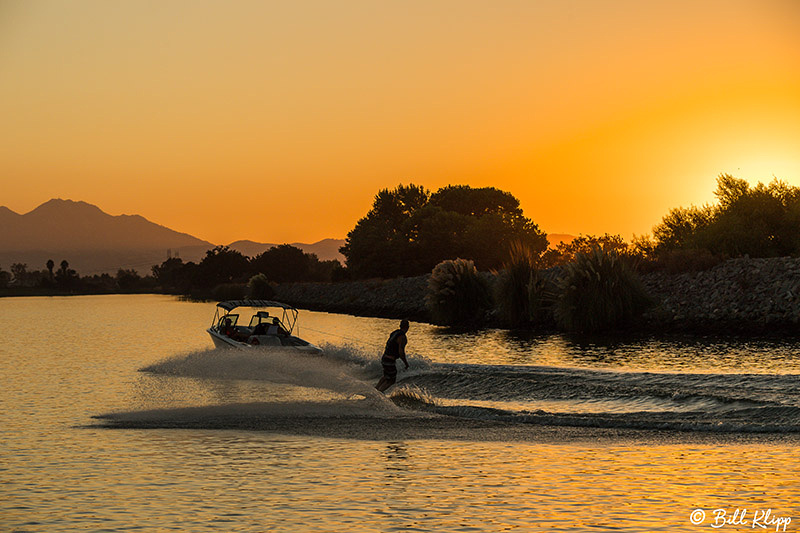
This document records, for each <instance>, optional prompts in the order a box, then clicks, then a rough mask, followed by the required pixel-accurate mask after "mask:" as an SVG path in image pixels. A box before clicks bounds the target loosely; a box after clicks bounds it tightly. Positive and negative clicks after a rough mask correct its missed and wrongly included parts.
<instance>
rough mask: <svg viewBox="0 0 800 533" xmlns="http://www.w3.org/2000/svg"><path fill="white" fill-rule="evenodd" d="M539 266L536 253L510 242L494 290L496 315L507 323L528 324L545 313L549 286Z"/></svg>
mask: <svg viewBox="0 0 800 533" xmlns="http://www.w3.org/2000/svg"><path fill="white" fill-rule="evenodd" d="M538 265H539V256H538V255H537V254H535V253H533V252H532V251H531V249H530V248H528V247H526V246H524V245H522V244H519V243H515V244H512V246H511V250H510V254H509V261H508V262H507V263H506V264H504V265H503V271H502V272H501V273H500V274H499V275H498V278H497V284H496V285H495V291H494V297H495V307H496V309H497V314H498V317H499V318H500V320H501V321H502V322H503V323H504V324H505V325H506V326H509V327H512V328H520V327H525V326H530V325H532V324H534V323H536V322H541V321H543V320H545V318H546V316H547V315H548V311H549V303H550V302H549V300H550V298H551V292H552V290H551V289H552V287H550V283H549V280H548V278H547V277H546V276H544V275H543V274H542V272H541V271H540V270H539V268H538Z"/></svg>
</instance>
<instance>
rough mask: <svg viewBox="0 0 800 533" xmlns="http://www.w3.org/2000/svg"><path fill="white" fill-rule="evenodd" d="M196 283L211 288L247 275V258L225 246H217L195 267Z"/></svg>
mask: <svg viewBox="0 0 800 533" xmlns="http://www.w3.org/2000/svg"><path fill="white" fill-rule="evenodd" d="M197 267H198V268H197V280H196V281H197V283H199V284H200V285H201V286H202V287H205V288H212V287H214V286H216V285H219V284H221V283H230V282H232V281H234V280H237V279H240V278H242V277H244V276H246V275H247V272H248V269H249V262H248V259H247V257H245V256H244V255H242V254H241V253H240V252H237V251H236V250H231V249H230V248H228V247H227V246H217V247H215V248H213V249H212V250H208V251H207V252H206V256H205V257H204V258H203V260H202V261H200V264H199V265H198V266H197Z"/></svg>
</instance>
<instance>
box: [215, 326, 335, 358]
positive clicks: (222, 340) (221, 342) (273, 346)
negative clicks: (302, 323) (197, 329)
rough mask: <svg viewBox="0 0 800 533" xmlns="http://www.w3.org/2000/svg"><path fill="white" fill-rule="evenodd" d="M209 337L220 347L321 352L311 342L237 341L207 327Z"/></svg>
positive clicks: (304, 352)
mask: <svg viewBox="0 0 800 533" xmlns="http://www.w3.org/2000/svg"><path fill="white" fill-rule="evenodd" d="M206 331H207V332H208V334H209V336H210V337H211V340H212V341H213V342H214V347H215V348H221V349H238V350H267V351H281V352H287V351H288V352H297V353H302V354H308V355H318V354H320V353H322V350H321V349H320V348H318V347H317V346H314V345H313V344H310V343H309V344H307V345H305V346H284V345H282V344H281V343H280V341H279V340H278V339H277V338H271V339H270V338H267V339H264V338H263V337H262V342H261V344H249V343H246V342H241V341H237V340H234V339H231V338H230V337H228V336H226V335H222V334H220V333H219V332H217V331H215V330H213V329H211V328H209V329H207V330H206ZM263 340H267V341H270V340H271V341H273V342H263Z"/></svg>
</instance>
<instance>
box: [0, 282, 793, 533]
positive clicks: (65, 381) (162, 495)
mask: <svg viewBox="0 0 800 533" xmlns="http://www.w3.org/2000/svg"><path fill="white" fill-rule="evenodd" d="M0 310H2V311H3V316H4V317H7V318H8V319H9V320H8V321H7V323H6V324H5V330H6V337H5V339H6V340H5V341H4V342H3V343H2V346H0V370H1V371H2V372H1V373H0V376H1V377H0V379H2V382H1V383H0V385H2V393H0V394H2V395H1V396H0V398H2V403H3V409H0V450H2V456H3V461H2V465H0V529H3V530H12V531H13V530H18V531H73V530H79V529H85V530H101V529H105V530H110V531H121V530H125V529H130V528H136V527H138V528H141V529H143V530H158V529H176V528H177V529H181V530H190V531H264V530H286V531H288V530H291V531H295V530H299V531H342V530H353V531H391V530H401V529H402V530H420V531H432V530H446V531H500V530H509V529H518V530H520V531H530V530H540V531H545V530H571V531H597V530H601V531H604V530H610V529H614V530H618V531H697V530H698V527H695V526H693V525H692V524H691V523H690V521H689V515H690V513H691V512H692V511H693V510H694V509H696V508H704V509H706V510H707V511H708V512H709V514H710V511H711V510H713V509H716V508H719V507H725V508H730V510H731V511H733V510H734V509H735V508H736V507H740V508H745V507H746V508H748V509H751V510H752V509H756V508H771V509H772V510H773V513H777V514H782V515H789V516H794V522H793V523H792V524H791V526H790V527H789V528H787V531H791V530H796V524H797V523H798V522H800V509H798V508H797V506H796V501H797V500H796V498H797V494H798V493H797V489H796V448H795V444H792V443H793V442H794V441H791V440H790V441H788V442H789V443H788V444H787V443H786V441H785V439H784V438H783V437H781V438H778V437H776V436H775V434H772V433H770V434H762V433H755V436H753V437H751V438H748V439H746V440H744V441H742V440H740V439H735V438H733V439H729V438H728V437H726V435H729V433H728V432H730V431H733V430H736V431H747V432H751V433H752V432H760V431H782V432H784V435H786V433H785V431H787V430H789V431H797V426H798V421H797V420H798V414H797V408H798V387H797V377H798V374H800V363H798V360H797V359H798V358H797V357H796V355H795V354H796V344H795V343H794V342H784V341H781V340H747V341H742V342H730V341H726V340H719V339H714V338H708V339H698V338H691V337H685V338H682V337H674V338H670V339H652V338H644V339H637V340H635V341H630V340H627V341H620V340H614V339H606V340H604V341H602V342H601V341H598V340H596V339H595V340H593V341H591V342H590V341H585V340H584V341H577V340H575V339H567V338H564V337H560V336H549V337H533V338H526V337H523V336H515V335H513V334H510V333H507V332H501V331H488V332H482V333H480V334H470V335H459V334H454V333H449V332H443V331H441V330H439V329H437V328H433V327H431V326H427V325H423V324H412V330H411V331H410V333H409V342H410V348H411V349H410V351H411V352H414V353H415V354H416V355H415V357H414V358H413V361H414V365H413V368H412V371H411V372H409V373H407V374H406V373H403V372H401V374H400V377H401V379H402V380H403V382H404V386H411V387H416V388H417V389H416V390H418V391H420V392H421V396H420V397H421V400H422V401H421V402H418V403H417V404H415V405H416V407H415V408H417V409H419V412H420V415H419V416H423V412H424V416H428V415H429V414H430V410H431V409H433V410H434V411H435V412H439V413H450V414H455V415H457V416H456V417H455V419H460V418H463V419H470V418H471V419H480V420H489V421H494V422H497V423H500V424H517V423H521V424H522V425H523V427H530V428H531V431H534V432H535V431H536V430H537V428H539V427H545V426H548V427H551V426H552V425H556V426H557V427H559V428H564V429H567V428H568V427H570V426H576V425H578V426H581V425H584V426H585V425H589V426H596V427H602V428H611V431H614V430H615V429H614V428H625V427H651V428H653V427H661V428H667V429H668V430H669V431H670V433H669V434H670V435H672V437H670V438H669V439H667V440H668V441H669V442H670V443H669V444H665V443H659V441H658V439H648V440H646V441H645V442H642V441H641V440H639V439H638V438H632V439H626V438H605V439H601V440H599V441H587V440H585V439H583V440H579V441H578V442H570V441H569V437H568V436H569V435H573V434H572V433H569V432H565V433H564V435H565V437H564V439H562V440H561V441H559V440H556V441H555V442H554V441H552V439H551V441H548V442H538V443H529V442H521V441H519V440H516V439H515V440H509V441H503V440H500V441H488V442H478V441H475V442H469V441H463V440H460V441H450V440H443V439H442V438H437V433H436V431H435V426H432V427H433V430H432V431H431V433H430V434H429V435H426V438H425V439H424V440H404V439H397V440H392V441H383V442H381V441H370V440H340V439H335V438H334V439H332V438H325V437H319V436H317V437H314V436H295V437H292V436H285V435H284V436H281V435H274V434H270V433H263V432H257V431H255V432H254V431H246V430H237V431H208V430H202V429H194V430H178V431H176V430H164V429H147V430H140V431H124V430H123V431H108V430H104V429H99V428H93V427H87V425H88V424H91V423H92V418H91V417H92V416H93V415H97V414H101V413H107V412H109V411H130V412H134V413H136V412H141V410H144V409H150V410H152V409H160V408H172V409H175V408H190V409H201V410H202V409H212V408H214V407H215V406H227V409H233V410H234V412H235V411H236V410H237V409H239V408H238V407H236V406H238V405H250V406H251V407H252V406H255V407H252V408H253V409H256V410H255V411H254V412H252V413H251V414H252V416H254V417H259V416H262V417H263V416H267V417H269V416H277V415H281V416H289V418H290V419H291V417H293V416H294V417H297V418H296V420H297V423H298V424H301V423H302V419H303V417H304V416H306V415H308V414H309V413H312V414H314V415H315V416H318V415H320V413H322V415H324V416H325V417H327V419H328V420H329V424H335V423H337V422H341V423H349V424H359V423H361V424H365V423H367V421H369V420H371V419H377V420H386V422H385V423H387V424H391V421H392V420H393V419H396V418H397V417H408V416H416V415H413V414H412V415H409V414H408V413H409V411H408V409H406V408H403V409H401V408H398V407H396V406H395V405H394V404H393V403H391V402H387V401H386V400H385V398H383V397H382V396H376V395H375V394H374V391H373V390H372V383H373V382H374V381H375V380H376V378H377V376H378V375H379V373H380V367H379V365H378V364H377V355H378V354H379V352H380V349H381V348H382V343H383V341H384V340H385V337H386V335H387V334H388V332H389V331H391V330H392V329H393V328H394V327H395V326H396V324H395V321H390V320H381V319H364V318H356V317H346V316H337V315H328V314H325V313H302V314H301V325H303V326H305V327H304V328H303V329H301V332H300V334H301V335H302V336H303V337H304V338H306V339H308V340H310V341H312V342H315V343H318V344H324V343H326V342H327V343H335V345H336V346H339V348H336V349H334V348H333V347H332V346H329V349H328V351H329V353H331V352H335V353H334V354H333V357H329V359H328V360H326V361H325V362H324V363H321V362H320V361H317V362H314V363H308V364H306V363H299V362H298V361H296V360H286V359H281V358H273V359H269V358H262V359H253V358H252V357H251V356H248V355H246V354H245V355H242V354H238V355H237V354H233V355H232V354H222V353H220V352H217V351H215V350H211V349H209V346H210V344H211V343H210V341H209V340H208V339H207V335H206V333H205V332H204V329H205V327H207V326H208V325H209V322H210V320H211V316H212V315H213V305H210V304H197V303H188V302H179V301H176V300H173V299H171V298H166V297H160V296H108V297H77V298H28V299H18V298H15V299H5V300H0ZM345 343H351V344H352V345H351V346H346V347H342V345H344V344H345ZM141 369H144V370H146V371H145V372H140V371H139V370H141ZM326 405H327V406H329V407H328V408H323V407H324V406H326ZM259 406H267V407H268V408H266V407H265V408H263V409H261V410H260V411H259V410H258V409H259ZM321 406H322V407H321ZM356 406H357V407H356ZM345 408H346V409H345ZM242 409H243V408H242ZM347 409H350V410H347ZM151 412H152V411H151ZM157 412H158V411H156V413H157ZM227 412H231V411H227ZM244 413H245V415H247V416H250V415H248V414H247V413H248V412H247V411H244ZM412 413H413V411H412ZM370 417H371V418H370ZM453 418H454V417H448V419H453ZM406 422H407V421H406ZM380 423H384V422H380ZM412 423H413V422H412ZM525 425H527V426H525ZM425 427H426V428H427V427H428V426H425ZM676 430H692V431H691V432H686V431H676ZM697 430H702V432H703V433H705V434H708V433H711V434H718V435H720V436H721V437H720V438H719V439H717V440H716V441H714V443H712V444H698V443H696V442H695V441H692V440H691V439H690V440H688V441H686V442H684V443H681V437H680V435H682V434H688V435H690V434H697ZM556 435H558V434H557V433H556ZM675 436H677V437H675ZM709 525H710V522H709V521H706V523H704V524H702V525H701V526H702V527H709ZM723 530H733V529H723Z"/></svg>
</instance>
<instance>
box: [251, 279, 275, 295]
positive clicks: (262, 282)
mask: <svg viewBox="0 0 800 533" xmlns="http://www.w3.org/2000/svg"><path fill="white" fill-rule="evenodd" d="M247 294H248V297H250V298H252V299H254V300H269V299H270V298H272V297H273V296H275V289H273V288H272V285H270V283H269V280H268V279H267V276H265V275H264V274H256V275H255V276H253V277H252V278H250V281H248V282H247Z"/></svg>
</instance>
